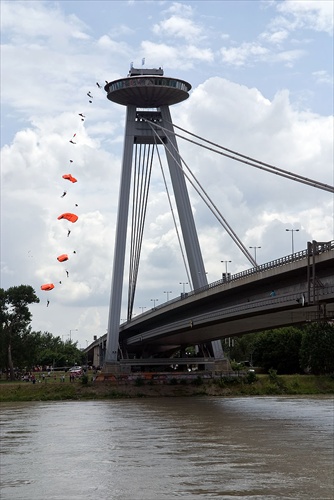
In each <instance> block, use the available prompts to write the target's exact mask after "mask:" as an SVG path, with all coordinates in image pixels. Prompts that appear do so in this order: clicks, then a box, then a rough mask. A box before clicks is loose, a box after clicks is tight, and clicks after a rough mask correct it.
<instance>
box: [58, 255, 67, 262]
mask: <svg viewBox="0 0 334 500" xmlns="http://www.w3.org/2000/svg"><path fill="white" fill-rule="evenodd" d="M57 260H59V262H65V261H66V260H68V255H67V254H66V253H63V254H62V255H59V257H57Z"/></svg>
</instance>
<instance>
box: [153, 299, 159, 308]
mask: <svg viewBox="0 0 334 500" xmlns="http://www.w3.org/2000/svg"><path fill="white" fill-rule="evenodd" d="M158 300H159V299H151V302H153V309H155V303H156V302H158Z"/></svg>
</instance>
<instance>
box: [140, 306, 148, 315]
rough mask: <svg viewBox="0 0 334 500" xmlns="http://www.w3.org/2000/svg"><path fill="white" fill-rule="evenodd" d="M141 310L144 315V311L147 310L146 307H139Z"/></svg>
mask: <svg viewBox="0 0 334 500" xmlns="http://www.w3.org/2000/svg"><path fill="white" fill-rule="evenodd" d="M139 309H141V313H142V314H143V312H144V309H146V307H142V306H140V307H139Z"/></svg>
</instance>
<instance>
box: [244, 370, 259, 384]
mask: <svg viewBox="0 0 334 500" xmlns="http://www.w3.org/2000/svg"><path fill="white" fill-rule="evenodd" d="M256 381H257V376H256V373H255V372H254V371H249V372H248V373H247V376H246V382H247V384H253V383H254V382H256Z"/></svg>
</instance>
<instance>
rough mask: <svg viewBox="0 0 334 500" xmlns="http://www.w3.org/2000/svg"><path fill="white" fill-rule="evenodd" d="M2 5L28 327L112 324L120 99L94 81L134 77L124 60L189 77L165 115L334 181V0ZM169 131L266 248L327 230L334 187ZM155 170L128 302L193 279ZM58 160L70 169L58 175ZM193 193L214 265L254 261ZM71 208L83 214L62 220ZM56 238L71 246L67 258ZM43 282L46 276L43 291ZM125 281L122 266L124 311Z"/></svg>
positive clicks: (247, 233)
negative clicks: (30, 295) (266, 168)
mask: <svg viewBox="0 0 334 500" xmlns="http://www.w3.org/2000/svg"><path fill="white" fill-rule="evenodd" d="M0 6H1V33H2V34H1V287H2V288H4V289H7V288H9V287H11V286H19V285H21V284H24V285H31V286H32V287H33V288H34V290H35V292H36V294H37V296H38V297H39V299H40V303H39V304H34V305H32V306H31V307H30V310H31V312H32V323H31V326H32V329H33V330H34V331H41V332H45V331H47V332H50V333H52V334H53V335H57V336H60V337H61V338H62V339H63V340H64V341H65V340H67V339H69V338H71V340H73V341H76V342H78V345H79V347H86V345H88V344H90V343H91V342H92V340H93V337H94V336H95V335H97V336H98V337H99V336H101V335H103V334H104V333H106V331H107V326H108V325H107V321H108V310H109V298H110V287H111V276H112V264H113V253H114V241H115V229H116V219H117V206H118V191H119V184H120V175H121V166H122V148H123V138H124V128H125V111H126V109H125V107H124V106H120V105H117V104H115V103H112V102H110V101H109V100H108V99H107V98H106V93H105V91H104V90H103V88H101V89H100V88H99V87H98V86H97V85H96V82H98V83H99V84H100V85H102V87H103V85H104V82H105V81H109V82H110V81H112V80H116V79H118V78H122V77H126V76H127V74H128V71H129V68H130V65H131V63H133V65H134V67H138V68H141V67H144V68H156V67H162V68H163V69H164V74H165V75H166V76H171V77H175V78H180V79H183V80H186V81H187V82H189V83H190V84H191V85H192V89H191V91H190V96H189V98H188V99H187V100H186V101H184V102H182V103H180V104H177V105H175V106H172V107H171V115H172V119H173V123H174V124H176V125H178V126H181V127H183V128H185V129H186V130H189V131H191V132H192V133H194V134H197V135H199V136H200V137H204V138H206V139H208V140H210V141H212V142H215V143H217V144H219V145H221V146H223V147H226V148H229V149H232V150H235V151H237V152H239V153H242V154H244V155H247V156H250V157H253V158H256V159H257V160H259V161H263V162H268V163H270V164H273V165H275V166H277V167H279V168H282V169H285V170H288V171H291V172H294V173H297V174H299V175H303V176H305V177H309V178H312V179H315V180H317V181H320V182H323V183H326V184H330V185H333V180H334V168H333V2H332V1H330V0H324V1H321V0H314V1H313V0H310V1H308V0H297V1H294V0H284V1H272V0H269V1H267V0H265V1H251V0H247V1H241V0H240V1H228V0H226V1H214V2H213V1H210V0H206V1H179V2H171V1H157V0H155V1H138V0H132V1H100V0H94V1H90V0H86V1H70V0H66V1H58V2H53V1H43V0H39V1H29V0H24V1H16V0H10V1H6V0H2V1H1V4H0ZM143 59H144V65H142V62H143ZM88 92H91V95H92V96H93V98H92V99H89V97H88V96H87V93H88ZM89 100H91V101H92V102H91V103H90V102H89ZM79 113H82V114H83V115H84V116H85V118H84V120H82V119H81V116H79ZM74 134H76V135H74ZM70 140H73V142H75V143H76V144H72V143H71V142H70ZM178 145H179V150H180V154H181V156H182V158H183V159H184V161H185V162H186V164H187V165H188V166H189V168H190V169H191V171H192V172H193V174H194V175H195V176H196V178H197V179H198V181H199V182H200V184H201V185H202V186H203V188H204V189H205V191H206V193H208V195H209V196H210V198H211V199H212V200H213V202H214V203H215V205H217V207H218V208H219V211H220V212H221V213H222V214H223V216H224V218H225V219H226V220H227V222H228V223H229V225H230V226H231V227H232V228H233V230H234V232H235V233H236V234H237V235H238V237H239V238H240V240H241V241H242V242H243V244H244V245H245V247H246V248H249V247H253V248H251V249H250V250H249V251H250V252H255V251H256V254H257V255H256V258H257V262H258V263H259V264H262V263H265V262H269V261H272V260H275V259H278V258H280V257H282V256H285V255H288V254H290V253H291V251H292V237H293V243H294V250H295V251H301V250H304V249H305V248H306V246H307V242H308V241H312V240H317V241H329V240H333V239H334V197H333V194H331V193H329V192H327V191H323V190H319V189H315V188H313V187H309V186H306V185H304V184H301V183H297V182H294V181H291V180H288V179H284V178H282V177H278V176H276V175H273V174H270V173H267V172H263V171H261V170H258V169H254V168H253V167H250V166H246V165H244V164H242V163H238V162H235V161H233V160H231V159H227V158H224V157H222V156H220V155H216V154H214V153H212V152H210V151H208V150H205V149H203V148H200V147H198V146H196V145H194V144H191V143H189V142H187V141H184V140H183V139H181V138H180V139H178ZM70 160H72V161H70ZM159 169H160V167H158V165H155V168H154V173H153V176H152V183H151V187H150V196H149V202H148V212H147V221H146V226H145V233H144V241H143V250H142V256H141V262H140V268H139V276H138V285H137V292H136V297H135V303H134V311H133V312H134V314H140V313H141V312H143V311H145V310H147V311H148V310H149V309H151V308H152V307H153V304H154V301H155V304H156V305H160V304H162V303H163V302H165V301H166V300H167V297H168V298H169V299H172V298H176V297H178V296H179V295H180V293H181V292H182V291H183V287H185V291H189V289H190V286H189V284H188V278H187V274H186V271H185V268H184V265H183V261H182V256H181V251H180V250H179V247H178V241H177V234H176V231H175V229H174V225H173V217H172V214H171V211H170V209H169V206H168V202H167V194H166V191H165V187H164V183H163V181H162V178H161V174H160V170H159ZM68 173H71V174H72V175H73V176H75V177H76V178H77V180H78V182H77V183H74V184H72V183H70V182H69V181H66V180H64V179H63V178H62V175H63V174H68ZM65 190H66V191H67V192H66V195H65V196H64V197H62V194H63V192H64V191H65ZM189 194H190V199H191V204H192V209H193V213H194V218H195V223H196V227H197V231H198V237H199V241H200V245H201V249H202V255H203V259H204V264H205V269H206V272H207V279H208V281H209V282H213V281H216V280H218V279H220V278H221V274H222V272H225V268H226V263H225V262H222V261H231V262H228V272H230V273H232V274H235V273H237V272H241V271H243V270H245V269H247V268H249V267H251V265H250V263H249V262H248V261H247V260H246V259H245V257H244V255H243V254H242V253H241V252H240V250H239V249H238V248H237V247H236V245H235V243H234V242H233V241H232V240H231V239H230V237H229V236H228V235H227V234H226V232H225V231H224V229H223V228H222V227H221V226H220V225H219V224H218V222H217V220H216V219H215V218H214V217H213V215H212V214H211V212H210V211H209V210H208V208H207V207H206V206H205V204H204V203H203V201H202V200H201V199H200V197H199V196H198V195H197V193H196V192H195V191H194V190H193V189H192V187H191V186H189ZM64 212H73V213H76V214H77V215H78V217H79V219H78V221H77V222H76V223H75V224H71V223H69V222H67V221H64V220H58V216H59V215H60V214H62V213H64ZM286 229H289V230H290V231H286ZM292 229H294V230H295V229H298V230H299V231H298V232H297V231H294V232H292V231H291V230H292ZM68 230H70V231H71V233H70V235H69V236H67V234H68ZM254 247H257V248H256V250H255V249H254ZM63 253H67V254H68V255H69V260H68V261H67V262H65V263H59V262H58V261H57V256H59V255H60V254H63ZM66 271H68V276H67V274H66ZM60 281H61V283H59V282H60ZM44 283H54V284H55V288H54V289H53V290H52V291H49V292H45V291H42V290H41V289H40V287H41V285H42V284H44ZM126 283H127V272H126V273H125V283H124V293H123V301H122V303H123V306H122V312H121V320H123V319H125V318H126V310H127V284H126ZM181 283H185V284H184V285H182V284H181ZM167 292H168V293H167ZM48 300H49V305H48V306H47V301H48Z"/></svg>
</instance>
